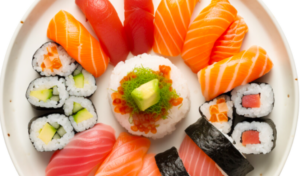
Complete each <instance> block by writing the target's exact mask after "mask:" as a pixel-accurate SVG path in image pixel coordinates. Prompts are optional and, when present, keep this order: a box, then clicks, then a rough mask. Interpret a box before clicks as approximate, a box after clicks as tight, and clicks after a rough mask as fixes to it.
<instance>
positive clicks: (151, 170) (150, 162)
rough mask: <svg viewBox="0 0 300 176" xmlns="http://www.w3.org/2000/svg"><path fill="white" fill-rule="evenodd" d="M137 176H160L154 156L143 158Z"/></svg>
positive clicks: (149, 155)
mask: <svg viewBox="0 0 300 176" xmlns="http://www.w3.org/2000/svg"><path fill="white" fill-rule="evenodd" d="M137 176H162V175H161V173H160V171H159V169H158V167H157V165H156V161H155V155H154V154H147V155H146V156H145V158H144V163H143V168H142V170H141V171H140V173H139V174H138V175H137Z"/></svg>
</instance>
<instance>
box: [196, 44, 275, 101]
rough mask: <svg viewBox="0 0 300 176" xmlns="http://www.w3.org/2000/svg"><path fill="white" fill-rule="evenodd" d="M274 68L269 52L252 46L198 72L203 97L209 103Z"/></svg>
mask: <svg viewBox="0 0 300 176" xmlns="http://www.w3.org/2000/svg"><path fill="white" fill-rule="evenodd" d="M272 67H273V63H272V61H271V60H270V58H269V56H268V55H267V52H266V51H265V50H264V49H263V48H261V47H259V46H252V47H250V48H249V49H248V50H245V51H242V52H240V53H238V54H236V55H234V56H233V57H230V58H228V59H224V60H222V61H220V62H217V63H215V64H213V65H210V66H208V67H206V68H204V69H202V70H201V71H199V72H198V80H199V82H200V84H201V90H202V94H203V96H204V97H205V99H206V100H207V101H209V100H211V99H213V98H215V97H217V96H218V95H220V94H222V93H225V92H229V91H230V90H232V89H233V88H235V87H237V86H240V85H245V84H247V83H249V82H251V81H254V80H255V79H257V78H259V77H261V76H263V75H265V74H267V73H268V72H269V71H270V70H271V69H272Z"/></svg>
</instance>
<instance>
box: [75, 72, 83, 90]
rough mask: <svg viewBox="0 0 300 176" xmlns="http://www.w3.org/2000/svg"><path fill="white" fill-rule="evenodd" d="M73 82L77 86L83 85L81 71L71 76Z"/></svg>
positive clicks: (81, 86)
mask: <svg viewBox="0 0 300 176" xmlns="http://www.w3.org/2000/svg"><path fill="white" fill-rule="evenodd" d="M73 79H74V82H75V87H77V88H83V87H84V76H83V74H82V73H80V74H78V75H76V76H74V77H73Z"/></svg>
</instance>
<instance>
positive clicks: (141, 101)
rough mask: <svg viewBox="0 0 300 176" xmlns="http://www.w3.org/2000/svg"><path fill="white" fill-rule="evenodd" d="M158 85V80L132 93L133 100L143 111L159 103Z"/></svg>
mask: <svg viewBox="0 0 300 176" xmlns="http://www.w3.org/2000/svg"><path fill="white" fill-rule="evenodd" d="M158 84H159V81H158V79H153V80H151V81H149V82H147V83H145V84H143V85H141V86H140V87H138V88H136V89H134V90H133V91H132V92H131V96H132V98H133V100H134V101H135V103H136V104H137V106H138V107H139V109H140V110H141V111H145V110H146V109H148V108H149V107H151V106H153V105H155V104H156V103H158V102H159V100H160V90H159V86H158Z"/></svg>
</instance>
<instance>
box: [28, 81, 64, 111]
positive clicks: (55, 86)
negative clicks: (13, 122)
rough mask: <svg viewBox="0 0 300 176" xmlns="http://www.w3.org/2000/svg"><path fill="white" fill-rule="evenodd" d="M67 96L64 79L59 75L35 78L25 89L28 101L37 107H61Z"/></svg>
mask: <svg viewBox="0 0 300 176" xmlns="http://www.w3.org/2000/svg"><path fill="white" fill-rule="evenodd" d="M68 97H69V94H68V92H67V89H66V85H65V79H63V78H59V77H41V78H37V79H35V80H33V81H32V82H31V83H30V84H29V86H28V88H27V91H26V98H27V100H28V102H29V103H30V104H31V105H32V106H33V107H35V108H37V109H57V108H61V107H62V106H63V105H64V103H65V101H66V99H67V98H68Z"/></svg>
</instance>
